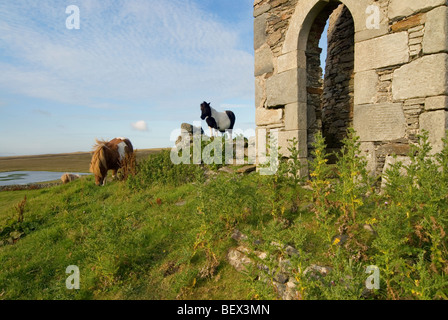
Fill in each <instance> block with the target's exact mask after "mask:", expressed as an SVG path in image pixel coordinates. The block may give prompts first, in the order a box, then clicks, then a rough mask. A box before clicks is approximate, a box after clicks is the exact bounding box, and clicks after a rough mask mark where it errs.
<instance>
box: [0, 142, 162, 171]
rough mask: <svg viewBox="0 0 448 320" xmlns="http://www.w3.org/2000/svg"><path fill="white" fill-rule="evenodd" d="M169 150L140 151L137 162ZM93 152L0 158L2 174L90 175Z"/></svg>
mask: <svg viewBox="0 0 448 320" xmlns="http://www.w3.org/2000/svg"><path fill="white" fill-rule="evenodd" d="M165 149H168V148H154V149H139V150H137V160H141V159H144V158H147V157H148V156H149V155H151V154H155V153H159V152H161V151H162V150H165ZM91 157H92V153H91V152H74V153H60V154H43V155H27V156H6V157H0V172H10V171H52V172H80V173H88V172H89V165H90V160H91Z"/></svg>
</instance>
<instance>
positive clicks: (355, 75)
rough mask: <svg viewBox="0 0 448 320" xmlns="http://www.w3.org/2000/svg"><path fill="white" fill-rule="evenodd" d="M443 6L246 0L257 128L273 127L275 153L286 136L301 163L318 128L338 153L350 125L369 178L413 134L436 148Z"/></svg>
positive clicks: (443, 123) (445, 61)
mask: <svg viewBox="0 0 448 320" xmlns="http://www.w3.org/2000/svg"><path fill="white" fill-rule="evenodd" d="M447 12H448V11H447V0H339V1H337V0H255V3H254V17H255V20H254V33H255V35H254V49H255V78H256V79H255V87H256V99H255V100H256V125H257V130H260V129H263V130H267V131H269V130H274V129H277V130H279V143H280V146H282V147H283V148H282V151H285V150H286V149H285V146H286V145H287V141H288V140H290V139H292V138H294V137H295V138H296V139H297V140H298V141H299V149H300V150H301V157H302V158H303V159H306V158H308V157H309V156H310V152H311V148H312V146H311V144H312V142H313V137H314V134H315V133H316V132H317V131H318V130H320V131H321V132H322V133H323V135H324V137H325V138H326V141H327V144H328V147H329V149H331V150H338V148H340V146H341V140H342V139H343V138H344V137H345V135H346V130H347V128H348V127H354V128H355V130H356V132H357V135H358V136H360V140H361V142H362V149H363V151H364V152H365V154H366V155H367V157H368V160H369V169H370V170H371V171H372V172H376V173H377V174H380V173H381V172H382V170H383V167H384V163H385V161H386V159H388V157H390V156H391V155H393V154H397V155H406V154H408V152H409V146H410V144H412V143H413V142H415V141H416V136H417V135H418V134H419V133H420V132H421V131H422V130H427V131H429V133H430V142H431V143H432V144H433V147H434V150H433V151H434V152H438V151H440V150H441V146H442V143H441V139H442V138H443V137H444V136H445V131H446V130H447V119H448V113H447V110H448V77H447V66H448V40H447V35H448V14H447ZM326 25H329V27H328V32H327V37H328V48H327V61H326V68H325V69H326V70H322V68H321V61H320V60H321V52H322V48H319V41H320V39H321V36H322V33H323V32H324V30H325V26H326ZM284 153H285V152H284Z"/></svg>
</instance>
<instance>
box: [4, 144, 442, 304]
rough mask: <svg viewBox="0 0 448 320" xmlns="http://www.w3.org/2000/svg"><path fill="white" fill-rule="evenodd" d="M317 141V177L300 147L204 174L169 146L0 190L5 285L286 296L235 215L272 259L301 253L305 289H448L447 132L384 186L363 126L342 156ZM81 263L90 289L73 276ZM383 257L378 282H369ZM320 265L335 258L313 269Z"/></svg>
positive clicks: (166, 295)
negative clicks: (103, 172) (242, 256)
mask: <svg viewBox="0 0 448 320" xmlns="http://www.w3.org/2000/svg"><path fill="white" fill-rule="evenodd" d="M316 141H317V143H316V145H315V151H314V152H315V159H314V161H313V162H312V163H311V164H310V176H311V178H310V180H307V179H302V178H300V177H298V176H297V175H295V173H296V172H297V171H298V170H299V169H300V161H289V162H286V161H282V162H281V163H280V166H279V171H278V174H277V175H276V176H260V175H259V174H258V173H255V172H254V173H252V174H249V175H239V174H229V173H224V172H219V171H213V172H212V174H210V172H207V174H204V168H203V167H200V166H192V165H179V166H173V165H172V164H171V163H170V162H169V161H168V159H169V152H161V153H158V154H155V155H151V156H150V157H149V158H148V159H140V160H139V162H138V170H137V174H136V175H135V176H131V177H130V178H129V179H128V180H127V181H125V182H119V181H116V182H111V183H108V184H107V185H106V186H105V187H96V186H95V184H94V181H93V177H83V178H81V179H80V180H77V181H75V182H73V183H70V184H68V185H63V186H62V185H61V186H53V187H51V188H47V189H41V190H29V191H3V192H0V200H1V203H2V206H1V208H0V242H1V244H0V266H1V270H0V299H49V300H53V299H57V300H65V299H107V300H112V299H123V300H127V299H137V300H139V299H149V300H174V299H188V300H208V299H212V300H218V299H219V300H246V299H278V298H279V295H278V292H277V289H276V287H275V286H274V285H272V282H271V281H269V279H272V272H263V271H261V270H259V269H258V268H256V267H254V268H253V269H249V272H247V273H239V272H237V271H235V270H234V269H233V267H231V266H230V264H229V262H228V261H227V253H228V252H229V250H230V249H232V248H235V247H236V246H238V245H239V244H238V243H237V241H235V240H234V239H233V238H232V234H233V232H234V231H235V229H238V230H240V231H241V232H242V233H243V234H245V235H246V236H247V237H248V240H247V241H246V242H245V243H246V245H247V246H248V248H250V249H252V250H257V251H262V252H265V253H266V254H267V258H266V259H265V260H263V261H260V262H262V263H263V264H264V265H266V266H268V267H269V268H270V269H269V270H277V269H278V268H279V267H280V263H279V261H281V260H282V261H285V260H287V261H289V262H288V264H289V265H290V266H291V267H290V268H289V270H288V272H289V273H290V277H291V279H294V281H295V282H296V284H297V287H296V288H297V296H296V298H299V299H311V300H341V299H345V300H347V299H349V300H358V299H377V300H385V299H390V300H391V299H412V300H417V299H427V300H428V299H429V300H430V299H447V297H448V281H447V277H446V274H447V273H448V254H447V252H448V250H447V248H448V243H447V238H448V237H447V234H446V229H447V224H448V220H447V218H446V210H447V209H448V202H447V198H446V195H447V194H448V143H446V144H445V149H444V151H443V152H442V153H441V154H440V155H437V156H436V157H430V156H429V155H428V150H429V148H428V146H427V142H425V137H423V138H422V141H421V145H420V146H416V147H415V148H414V149H413V154H412V155H411V156H410V157H411V160H412V161H411V165H410V166H409V167H406V168H405V169H406V171H407V175H402V174H401V173H400V172H402V171H403V170H402V169H403V168H402V167H400V164H397V165H396V166H395V167H393V168H392V170H391V171H390V172H388V181H389V185H388V187H387V188H386V189H385V190H383V193H382V194H378V193H377V192H375V189H374V188H375V181H373V180H372V179H371V178H370V177H369V176H368V175H366V174H365V173H366V171H365V161H364V160H365V159H363V157H360V156H359V152H358V151H359V143H358V142H357V140H356V137H355V136H351V137H350V138H349V139H347V140H346V141H345V150H344V152H343V153H342V156H340V157H339V158H338V162H337V165H336V166H333V167H332V166H329V165H328V164H327V159H328V156H327V155H325V153H324V152H325V144H324V142H323V141H322V140H321V139H316ZM291 151H292V152H291V153H292V154H293V155H297V156H298V152H297V150H295V151H294V148H291ZM431 159H432V160H431ZM293 160H294V159H293ZM296 160H297V159H296ZM305 186H306V187H305ZM309 186H312V188H309ZM25 196H26V201H25V200H24V199H25ZM24 201H25V202H24ZM20 203H21V204H22V206H21V207H20V206H19V204H20ZM19 213H22V214H23V221H20V220H21V218H20V214H19ZM366 226H370V228H371V229H373V232H371V231H369V230H367V229H366V228H365V227H366ZM273 243H276V244H281V245H290V246H293V247H294V248H295V249H297V251H298V252H299V255H297V256H294V257H289V256H288V255H287V254H286V253H285V250H283V249H281V248H282V247H281V246H280V247H279V246H278V245H274V244H273ZM70 265H76V266H78V267H79V269H80V275H81V279H80V284H81V288H80V290H75V291H70V290H67V289H66V286H65V281H66V279H67V277H68V275H67V274H66V273H65V270H66V268H67V267H68V266H70ZM370 265H375V266H377V267H378V268H379V270H380V275H381V278H380V279H381V283H380V289H379V290H370V291H368V290H367V291H366V288H365V281H366V279H367V277H368V275H366V273H365V271H366V268H367V267H368V266H370ZM315 266H325V267H328V268H329V270H331V271H330V272H329V273H328V274H327V275H326V276H322V275H319V274H316V272H314V273H313V272H311V273H310V272H308V273H307V272H306V271H307V270H308V271H309V270H310V268H315ZM257 276H260V277H261V278H264V279H268V281H267V282H264V281H259V280H257V279H258V277H257Z"/></svg>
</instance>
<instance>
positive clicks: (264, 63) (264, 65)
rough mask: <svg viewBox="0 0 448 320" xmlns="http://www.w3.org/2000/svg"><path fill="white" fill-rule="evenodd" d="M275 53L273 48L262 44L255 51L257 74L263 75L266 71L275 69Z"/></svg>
mask: <svg viewBox="0 0 448 320" xmlns="http://www.w3.org/2000/svg"><path fill="white" fill-rule="evenodd" d="M273 58H274V57H273V55H272V51H271V48H269V46H267V45H263V46H261V48H260V49H258V50H256V51H255V76H256V77H258V76H261V75H263V74H265V73H270V72H273V71H274V63H273Z"/></svg>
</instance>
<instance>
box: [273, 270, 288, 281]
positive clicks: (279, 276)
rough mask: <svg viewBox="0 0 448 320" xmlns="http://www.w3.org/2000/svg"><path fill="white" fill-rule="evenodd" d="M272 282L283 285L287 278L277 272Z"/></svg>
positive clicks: (285, 275)
mask: <svg viewBox="0 0 448 320" xmlns="http://www.w3.org/2000/svg"><path fill="white" fill-rule="evenodd" d="M274 280H275V281H276V282H278V283H280V284H285V283H287V282H288V280H289V276H288V275H287V274H285V273H282V272H279V273H278V274H276V275H275V276H274Z"/></svg>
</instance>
